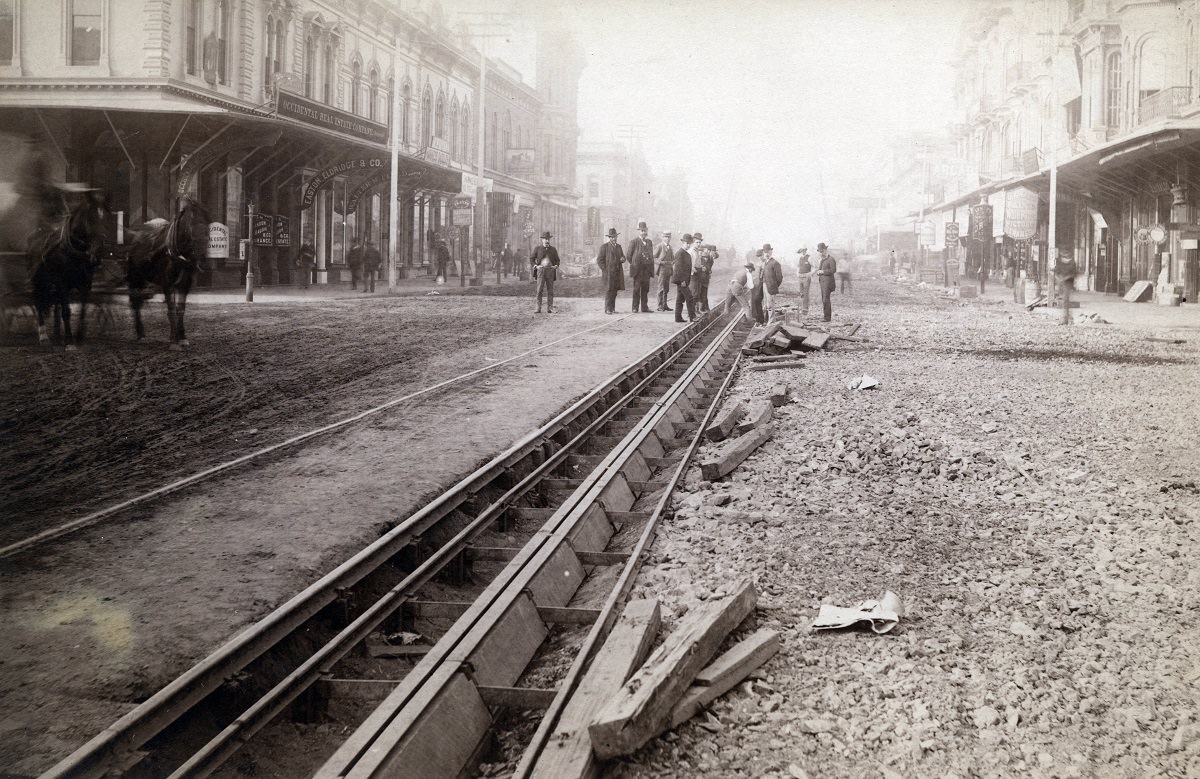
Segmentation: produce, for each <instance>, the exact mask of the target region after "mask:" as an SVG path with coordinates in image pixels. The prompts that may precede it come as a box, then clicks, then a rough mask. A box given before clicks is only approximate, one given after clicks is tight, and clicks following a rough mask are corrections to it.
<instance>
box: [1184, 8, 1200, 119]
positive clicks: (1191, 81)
mask: <svg viewBox="0 0 1200 779" xmlns="http://www.w3.org/2000/svg"><path fill="white" fill-rule="evenodd" d="M1198 48H1200V43H1198V42H1197V41H1196V26H1195V25H1194V24H1193V23H1192V22H1191V21H1190V20H1189V21H1188V23H1187V24H1186V25H1184V28H1183V72H1184V77H1185V78H1186V79H1187V88H1188V101H1189V102H1191V101H1193V100H1196V99H1197V98H1200V94H1197V93H1196V88H1197V87H1198V86H1200V84H1197V72H1196V71H1197V63H1196V59H1197V57H1198V56H1200V51H1198Z"/></svg>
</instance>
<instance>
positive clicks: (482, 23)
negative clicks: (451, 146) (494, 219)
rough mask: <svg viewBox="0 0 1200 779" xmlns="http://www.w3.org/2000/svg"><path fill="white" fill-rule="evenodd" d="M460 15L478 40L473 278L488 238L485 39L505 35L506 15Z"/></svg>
mask: <svg viewBox="0 0 1200 779" xmlns="http://www.w3.org/2000/svg"><path fill="white" fill-rule="evenodd" d="M461 15H463V16H470V17H473V18H475V19H476V21H471V22H467V26H468V27H469V28H471V37H473V38H478V39H479V89H478V92H477V93H476V96H475V117H476V122H475V124H476V126H477V132H476V135H475V142H476V146H477V148H476V150H475V175H476V176H477V177H478V179H479V180H478V181H477V182H476V184H475V220H474V222H475V223H474V225H472V227H471V230H472V232H473V233H474V235H473V236H472V239H473V240H472V241H471V242H470V245H468V246H467V256H468V257H471V258H472V259H475V260H476V262H475V277H476V278H478V279H482V278H483V265H484V262H483V256H484V255H483V253H484V252H485V251H486V250H487V239H488V208H487V201H486V198H487V193H486V192H485V191H484V185H483V178H484V175H483V174H484V159H485V157H484V144H485V143H486V140H487V134H486V122H485V114H484V105H485V101H484V94H485V93H486V92H487V41H488V39H489V38H508V37H509V33H508V31H507V25H508V14H502V13H492V12H488V11H463V12H461ZM477 28H480V30H488V29H496V28H503V29H497V31H495V32H486V31H480V30H477ZM475 246H479V257H478V258H474V257H473V254H472V252H473V248H474V247H475Z"/></svg>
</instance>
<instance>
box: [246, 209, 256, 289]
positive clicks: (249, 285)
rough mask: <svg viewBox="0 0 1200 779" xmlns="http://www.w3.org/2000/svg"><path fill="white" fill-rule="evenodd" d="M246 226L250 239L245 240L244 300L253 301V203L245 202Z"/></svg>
mask: <svg viewBox="0 0 1200 779" xmlns="http://www.w3.org/2000/svg"><path fill="white" fill-rule="evenodd" d="M246 214H247V220H246V221H247V223H248V224H247V228H246V234H247V235H249V236H250V240H249V241H247V242H246V302H247V303H253V302H254V203H247V204H246Z"/></svg>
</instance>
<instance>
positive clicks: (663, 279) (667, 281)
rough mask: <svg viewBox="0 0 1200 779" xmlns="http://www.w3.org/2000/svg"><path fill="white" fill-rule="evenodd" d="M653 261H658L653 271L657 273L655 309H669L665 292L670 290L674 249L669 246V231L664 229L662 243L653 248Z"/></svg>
mask: <svg viewBox="0 0 1200 779" xmlns="http://www.w3.org/2000/svg"><path fill="white" fill-rule="evenodd" d="M654 261H655V262H657V263H658V266H657V267H656V268H655V271H654V272H655V273H656V274H657V275H658V308H656V309H654V310H655V311H670V310H671V308H670V306H669V305H667V304H668V303H670V301H669V300H667V294H668V293H670V291H671V270H672V266H674V264H675V250H674V249H672V248H671V231H670V230H664V231H663V234H662V243H660V244H659V245H658V247H657V248H656V249H655V250H654Z"/></svg>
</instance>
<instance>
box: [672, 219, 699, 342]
mask: <svg viewBox="0 0 1200 779" xmlns="http://www.w3.org/2000/svg"><path fill="white" fill-rule="evenodd" d="M680 240H681V241H683V247H682V248H681V249H680V250H679V251H677V252H675V264H674V266H673V267H672V269H671V283H672V284H674V285H675V321H676V322H682V321H684V319H683V307H684V305H685V304H686V305H687V312H688V318H687V321H689V322H691V321H693V320H694V319H695V318H696V305H695V304H694V303H693V302H692V288H691V283H692V235H691V233H684V234H683V238H681V239H680Z"/></svg>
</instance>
